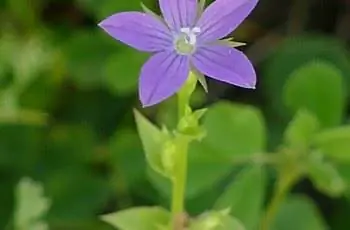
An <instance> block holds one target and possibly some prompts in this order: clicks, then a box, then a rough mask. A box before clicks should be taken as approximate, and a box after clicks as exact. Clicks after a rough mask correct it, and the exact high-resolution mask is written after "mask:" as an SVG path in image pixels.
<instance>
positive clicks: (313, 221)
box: [271, 196, 329, 230]
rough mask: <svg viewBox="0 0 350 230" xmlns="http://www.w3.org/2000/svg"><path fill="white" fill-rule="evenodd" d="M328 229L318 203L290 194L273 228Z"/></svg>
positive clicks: (272, 229)
mask: <svg viewBox="0 0 350 230" xmlns="http://www.w3.org/2000/svg"><path fill="white" fill-rule="evenodd" d="M296 229H298V230H327V229H329V228H328V226H326V224H325V222H324V221H323V219H322V216H321V214H320V213H319V211H318V210H317V207H316V205H315V204H314V203H313V202H312V201H311V200H310V199H309V198H307V197H304V196H290V197H288V198H287V199H286V201H285V202H284V203H283V204H282V205H281V207H280V208H279V211H278V213H277V215H276V218H275V221H274V223H273V225H272V226H271V230H296Z"/></svg>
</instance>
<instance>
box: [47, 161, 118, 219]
mask: <svg viewBox="0 0 350 230" xmlns="http://www.w3.org/2000/svg"><path fill="white" fill-rule="evenodd" d="M61 167H62V168H61V169H60V170H55V171H53V172H49V173H46V174H47V175H45V176H46V177H47V179H46V180H47V181H45V189H46V191H47V194H48V196H49V197H50V199H51V200H52V206H51V208H50V212H49V214H48V219H49V220H50V221H57V222H83V221H86V220H88V219H91V218H94V217H95V215H96V210H99V209H100V208H101V207H103V206H104V205H105V204H106V202H107V200H108V198H109V196H110V194H111V191H112V190H111V189H110V185H109V184H108V181H107V180H105V179H104V178H103V177H99V176H97V175H95V174H92V172H91V171H89V170H86V169H81V168H77V166H76V165H74V167H72V166H70V167H71V168H69V166H65V165H62V166H61ZM80 167H81V166H80ZM67 210H69V212H68V211H67Z"/></svg>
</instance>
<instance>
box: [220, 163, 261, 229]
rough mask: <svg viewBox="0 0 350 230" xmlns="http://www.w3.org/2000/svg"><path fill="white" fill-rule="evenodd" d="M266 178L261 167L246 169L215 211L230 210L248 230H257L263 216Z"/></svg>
mask: <svg viewBox="0 0 350 230" xmlns="http://www.w3.org/2000/svg"><path fill="white" fill-rule="evenodd" d="M265 186H266V176H265V172H264V170H263V168H262V167H261V166H253V167H249V168H246V169H245V170H243V171H242V172H240V174H239V175H238V176H237V177H235V178H234V180H233V181H232V183H231V184H229V185H228V186H227V187H226V189H225V191H224V193H223V194H222V195H221V196H220V197H219V199H218V200H217V201H216V204H215V209H219V210H220V209H224V208H229V209H230V210H231V214H232V215H233V216H235V217H236V218H237V219H239V220H240V221H241V222H242V223H243V224H244V226H245V227H246V228H247V229H256V228H257V227H258V223H259V220H260V216H261V214H262V209H263V204H264V198H265Z"/></svg>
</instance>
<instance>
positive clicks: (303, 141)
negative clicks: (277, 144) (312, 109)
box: [285, 110, 319, 148]
mask: <svg viewBox="0 0 350 230" xmlns="http://www.w3.org/2000/svg"><path fill="white" fill-rule="evenodd" d="M318 128H319V124H318V121H317V118H316V117H314V116H313V115H312V114H311V113H309V112H307V111H306V110H299V111H298V113H297V114H296V115H295V117H294V119H293V120H292V121H291V122H290V123H289V125H288V127H287V130H286V132H285V140H286V142H287V144H289V145H290V146H293V147H302V148H305V147H307V146H308V145H309V144H310V143H311V141H312V137H313V136H314V135H315V134H316V132H317V130H318Z"/></svg>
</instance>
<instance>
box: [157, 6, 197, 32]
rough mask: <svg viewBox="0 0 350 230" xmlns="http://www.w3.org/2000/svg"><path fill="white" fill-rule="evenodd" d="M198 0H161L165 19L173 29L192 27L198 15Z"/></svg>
mask: <svg viewBox="0 0 350 230" xmlns="http://www.w3.org/2000/svg"><path fill="white" fill-rule="evenodd" d="M197 4H198V3H197V0H159V6H160V9H161V11H162V14H163V17H164V19H165V21H166V22H167V23H168V25H169V27H170V28H171V29H172V30H175V31H179V30H180V28H182V27H192V26H193V25H194V23H195V20H196V17H197V9H198V8H197Z"/></svg>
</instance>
